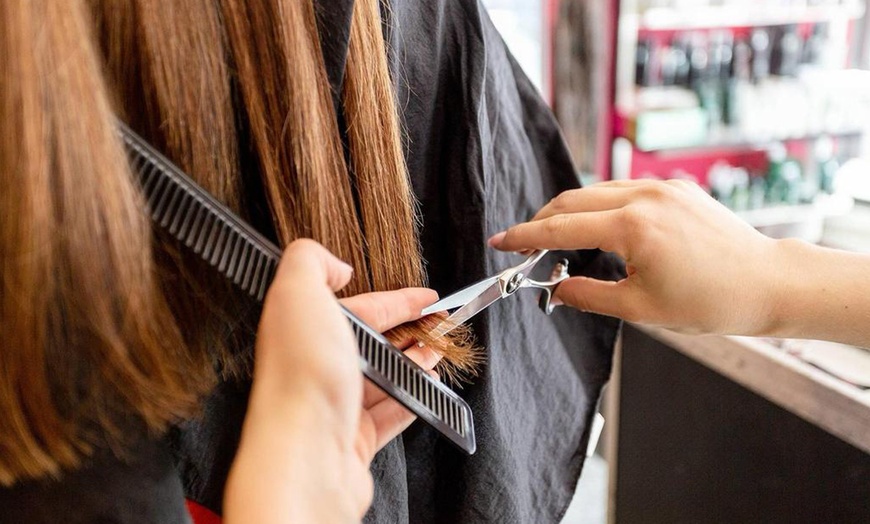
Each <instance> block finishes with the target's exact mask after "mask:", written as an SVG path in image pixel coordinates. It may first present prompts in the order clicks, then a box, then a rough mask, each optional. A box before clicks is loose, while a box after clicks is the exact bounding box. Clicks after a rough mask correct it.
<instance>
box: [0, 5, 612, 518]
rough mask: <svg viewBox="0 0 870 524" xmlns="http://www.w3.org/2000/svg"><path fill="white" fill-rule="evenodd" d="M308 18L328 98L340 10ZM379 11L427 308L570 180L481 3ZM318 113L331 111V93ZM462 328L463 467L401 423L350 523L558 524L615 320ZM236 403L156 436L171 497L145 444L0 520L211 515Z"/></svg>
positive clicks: (583, 265)
mask: <svg viewBox="0 0 870 524" xmlns="http://www.w3.org/2000/svg"><path fill="white" fill-rule="evenodd" d="M315 4H316V5H317V9H318V22H319V25H320V30H321V38H322V42H323V50H324V56H325V59H326V64H327V69H328V72H329V76H330V81H331V82H332V84H333V88H334V89H335V90H336V92H338V90H339V87H340V85H341V82H342V75H343V71H344V63H345V58H346V54H347V40H348V31H349V26H350V11H351V8H352V5H353V0H316V1H315ZM384 15H385V23H384V30H385V34H386V35H387V40H388V48H389V56H390V62H391V69H392V73H393V77H394V81H395V85H396V88H397V91H398V106H399V111H400V114H401V117H402V123H403V126H404V130H405V132H406V134H407V136H406V147H407V161H408V167H409V171H410V174H411V177H412V183H413V189H414V192H415V194H416V195H417V198H418V199H419V201H420V206H421V210H422V214H423V229H422V239H421V240H422V245H423V251H424V258H425V259H426V261H427V263H428V265H427V270H428V274H429V278H430V283H431V285H432V287H434V288H435V289H437V290H438V291H439V292H440V293H441V295H442V296H444V295H445V294H447V293H449V292H452V291H454V290H456V289H458V288H460V287H462V286H464V285H466V284H469V283H471V282H474V281H476V280H478V279H480V278H483V277H484V276H487V275H491V274H493V273H494V272H497V271H500V270H502V269H504V268H506V267H508V266H511V265H514V264H516V263H518V262H519V260H520V259H519V258H518V257H517V256H515V255H509V254H503V253H498V252H496V251H494V250H492V249H489V248H487V247H486V239H487V238H488V237H489V236H490V235H492V234H494V233H496V232H498V231H501V230H503V229H504V228H506V227H507V226H510V225H512V224H514V223H517V222H520V221H523V220H526V219H528V218H530V217H531V216H532V215H533V214H534V213H535V211H536V210H537V209H539V208H540V207H541V206H542V205H544V204H545V203H546V202H547V201H548V200H549V199H550V198H552V197H553V196H554V195H556V194H558V193H559V192H561V191H564V190H567V189H571V188H575V187H577V186H578V180H577V176H576V173H575V170H574V167H573V166H572V163H571V160H570V158H569V155H568V152H567V150H566V148H565V145H564V143H563V141H562V138H561V136H560V134H559V131H558V129H557V126H556V123H555V121H554V120H553V117H552V115H551V114H550V111H549V110H548V108H547V107H546V106H545V104H544V103H543V102H542V100H541V99H540V97H539V94H538V93H537V92H536V90H535V88H534V87H533V86H532V84H531V83H530V82H529V80H528V79H527V78H526V76H525V75H524V74H523V73H522V71H521V70H520V68H519V66H518V65H517V63H516V62H515V61H514V59H513V58H512V57H511V56H510V54H509V53H508V51H507V49H506V47H505V44H504V43H503V41H502V39H501V37H500V36H499V34H498V33H497V32H496V30H495V28H494V27H493V24H492V22H491V21H490V20H489V18H488V16H487V14H486V12H485V10H484V8H483V7H482V5H481V4H479V3H478V2H477V1H476V0H439V1H434V0H392V2H391V5H390V8H389V9H385V10H384ZM336 104H337V105H338V107H339V109H341V107H340V101H339V98H338V97H336ZM568 258H569V260H570V264H571V272H572V273H574V274H580V273H582V274H585V275H592V276H597V277H601V278H618V277H619V276H620V275H621V268H620V266H619V265H618V264H617V263H616V262H615V261H614V260H613V259H612V258H611V257H609V256H606V255H603V254H601V253H599V252H580V253H571V254H569V256H568ZM552 262H553V261H552V260H550V259H547V260H545V261H544V262H543V263H541V264H540V266H542V270H543V271H542V274H540V275H537V276H541V277H544V278H546V276H547V275H546V273H548V269H547V268H549V267H551V266H552ZM473 326H474V331H475V333H476V336H477V338H478V341H479V342H480V344H481V345H482V346H484V347H485V348H486V364H485V365H484V367H483V370H482V374H481V376H480V377H478V378H477V379H476V380H475V381H474V383H473V384H472V385H468V386H465V387H464V389H463V390H461V391H460V394H461V395H462V396H463V397H464V398H465V399H466V400H467V401H468V403H469V404H470V406H471V408H472V409H473V412H474V423H475V428H476V432H477V453H476V454H475V455H473V456H470V457H469V456H466V455H464V454H463V453H462V452H461V451H459V450H457V449H456V448H454V447H453V446H452V445H451V444H450V443H449V442H447V441H446V440H444V439H442V438H440V437H439V436H438V434H437V433H436V432H434V431H433V430H431V429H430V428H428V427H427V426H426V425H424V424H423V423H420V422H417V423H415V424H414V425H413V426H412V427H411V428H410V429H409V430H408V431H406V432H405V433H404V434H403V435H402V436H400V437H399V438H397V439H396V440H395V441H393V442H392V443H390V444H389V445H387V447H386V448H384V450H383V451H381V452H380V453H379V454H378V455H377V457H376V459H375V461H374V464H373V465H372V473H373V476H374V479H375V497H374V503H373V504H372V507H371V510H370V511H369V513H368V514H367V516H366V519H365V521H366V522H369V523H391V524H392V523H406V522H411V523H430V522H444V523H475V522H498V523H512V522H520V523H547V522H558V521H559V520H560V519H561V517H562V515H563V513H564V512H565V509H566V507H567V505H568V503H569V501H570V500H571V496H572V494H573V493H574V488H575V485H576V482H577V478H578V476H579V474H580V470H581V467H582V466H583V461H584V455H585V453H584V452H585V450H586V446H587V441H588V438H589V428H590V421H591V417H592V415H593V413H594V410H595V407H596V404H597V401H598V398H599V395H600V392H601V388H602V386H603V385H604V383H605V382H606V381H607V379H608V376H609V373H610V368H611V358H612V350H613V345H614V340H615V338H616V332H617V329H618V323H617V321H615V320H613V319H607V318H603V317H598V316H593V315H588V314H582V313H579V312H577V311H573V310H568V309H567V308H557V310H556V312H555V313H554V314H553V315H552V316H550V317H548V316H545V315H544V314H543V313H541V311H540V310H538V308H537V299H536V296H535V294H534V293H533V292H531V291H520V292H518V293H517V295H515V296H513V297H511V298H509V299H507V300H504V301H501V302H499V303H497V304H495V305H494V306H492V307H491V308H490V309H489V310H488V311H487V312H486V313H484V314H482V315H480V316H479V317H478V318H476V319H475V321H474V324H473ZM247 390H248V388H247V385H245V384H229V383H226V384H222V385H221V386H220V387H219V388H218V390H217V391H216V392H215V393H214V395H213V396H212V397H211V398H210V399H209V400H208V402H207V405H206V408H205V415H204V417H203V418H202V419H201V420H197V421H193V422H190V423H188V424H186V425H184V426H183V427H181V428H179V429H177V430H175V431H174V432H173V434H172V435H171V448H172V450H173V451H174V453H175V456H176V467H177V471H179V472H180V476H181V479H182V483H179V482H178V479H177V476H175V475H173V474H172V472H171V468H168V467H167V464H168V460H169V459H168V458H167V454H166V453H164V450H163V445H162V444H161V443H154V444H151V445H150V446H151V447H150V448H149V447H147V446H146V448H144V449H143V450H142V452H141V455H142V456H143V457H146V458H145V460H143V461H142V464H138V465H136V464H134V465H133V467H131V466H128V465H119V464H117V463H116V462H113V461H112V460H110V459H107V458H105V457H102V458H98V459H97V461H96V463H95V464H93V465H92V466H91V467H89V468H86V469H85V470H83V471H82V472H79V473H76V474H72V475H70V476H68V477H67V478H66V479H65V480H64V481H62V482H61V483H59V484H50V483H49V484H45V483H43V484H38V485H35V486H34V485H32V484H31V485H25V486H20V487H19V488H17V489H14V490H5V491H4V490H0V507H4V506H6V503H13V504H12V506H6V508H7V509H10V508H13V506H17V505H18V504H16V503H15V502H17V503H20V502H22V501H26V500H30V502H31V503H35V502H36V500H42V501H43V502H46V501H48V502H49V503H48V504H47V506H49V507H50V506H55V507H56V509H61V508H63V511H64V512H65V513H64V515H66V517H67V518H66V519H65V521H66V522H78V521H81V522H85V521H92V520H96V519H98V518H102V519H103V520H100V521H101V522H112V521H117V522H184V521H185V519H186V515H185V514H184V510H183V504H182V499H181V496H182V495H181V484H183V486H184V490H185V493H186V494H187V496H188V497H189V498H191V499H192V500H194V501H196V502H198V503H200V504H202V505H203V506H205V507H207V508H210V509H212V510H214V511H216V512H218V513H219V512H220V507H221V494H222V490H223V482H224V480H225V478H226V474H227V471H228V468H229V464H230V462H231V461H232V458H233V454H234V451H235V447H236V445H237V442H238V434H239V430H240V428H241V421H242V418H243V416H244V410H245V404H246V402H247ZM146 465H147V467H146ZM101 490H102V492H103V495H99V492H100V491H101ZM95 492H96V493H95ZM4 493H5V495H4ZM88 493H91V495H90V496H87V494H88ZM16 494H17V495H16ZM28 497H29V499H28ZM149 497H150V498H149ZM55 499H58V501H55ZM149 500H150V501H151V502H150V503H149ZM49 507H46V508H45V509H46V510H48V509H50V508H49ZM119 508H126V510H125V511H121V510H120V509H119ZM31 509H32V508H31ZM26 513H27V512H26ZM24 514H25V513H22V514H21V515H24ZM27 514H29V516H30V517H34V516H35V515H36V514H35V513H27ZM79 514H81V520H79V518H78V517H79ZM4 515H5V516H4ZM21 515H19V516H21ZM88 515H90V516H88ZM110 515H114V517H112V516H110ZM15 518H16V514H15V513H14V508H13V510H12V511H11V512H10V511H0V521H9V522H14V521H16V520H15ZM10 519H12V520H10ZM37 520H39V519H35V520H32V519H27V521H37ZM22 521H24V520H22ZM47 521H52V520H50V519H49V520H47Z"/></svg>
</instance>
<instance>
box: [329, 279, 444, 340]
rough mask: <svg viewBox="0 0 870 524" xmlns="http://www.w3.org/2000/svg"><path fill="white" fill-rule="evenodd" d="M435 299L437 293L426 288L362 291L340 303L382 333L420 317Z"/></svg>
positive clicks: (436, 298)
mask: <svg viewBox="0 0 870 524" xmlns="http://www.w3.org/2000/svg"><path fill="white" fill-rule="evenodd" d="M437 300H438V293H436V292H435V291H433V290H431V289H426V288H406V289H399V290H396V291H381V292H376V293H365V294H362V295H356V296H354V297H348V298H344V299H342V300H341V303H342V304H343V305H344V307H346V308H347V309H349V310H350V311H351V312H353V314H354V315H356V316H357V317H359V318H360V319H361V320H362V321H363V322H365V323H366V324H368V325H369V326H371V327H372V328H374V329H375V331H378V332H379V333H383V332H384V331H387V330H389V329H392V328H394V327H396V326H398V325H399V324H404V323H405V322H411V321H413V320H417V319H418V318H420V316H421V315H420V313H421V312H422V311H423V308H424V307H426V306H428V305H429V304H432V303H433V302H435V301H437Z"/></svg>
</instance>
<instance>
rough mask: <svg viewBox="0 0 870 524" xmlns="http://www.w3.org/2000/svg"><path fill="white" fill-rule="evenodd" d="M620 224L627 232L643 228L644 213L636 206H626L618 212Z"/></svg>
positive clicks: (644, 221)
mask: <svg viewBox="0 0 870 524" xmlns="http://www.w3.org/2000/svg"><path fill="white" fill-rule="evenodd" d="M620 214H621V217H620V218H621V219H622V223H623V224H624V225H625V228H626V230H627V231H629V232H633V231H637V230H639V229H641V228H643V226H644V224H645V223H646V219H647V217H646V213H645V212H644V210H643V208H642V207H641V206H638V205H628V206H625V207H624V208H622V210H620Z"/></svg>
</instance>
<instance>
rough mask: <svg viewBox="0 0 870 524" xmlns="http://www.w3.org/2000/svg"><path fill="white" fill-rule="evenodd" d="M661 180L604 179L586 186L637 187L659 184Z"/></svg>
mask: <svg viewBox="0 0 870 524" xmlns="http://www.w3.org/2000/svg"><path fill="white" fill-rule="evenodd" d="M661 183H662V181H661V180H659V179H656V178H639V179H634V180H605V181H604V182H596V183H594V184H590V185H588V186H586V187H589V188H592V187H603V188H639V187H645V186H649V185H655V184H661Z"/></svg>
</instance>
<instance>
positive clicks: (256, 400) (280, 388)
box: [224, 241, 436, 523]
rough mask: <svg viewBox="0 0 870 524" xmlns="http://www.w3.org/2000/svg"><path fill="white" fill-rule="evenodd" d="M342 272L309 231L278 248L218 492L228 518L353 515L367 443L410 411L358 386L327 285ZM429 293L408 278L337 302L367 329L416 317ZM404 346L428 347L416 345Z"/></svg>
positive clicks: (367, 486)
mask: <svg viewBox="0 0 870 524" xmlns="http://www.w3.org/2000/svg"><path fill="white" fill-rule="evenodd" d="M350 276H351V269H350V267H348V266H346V265H345V264H343V263H342V262H340V261H338V260H337V259H336V258H335V257H333V256H332V255H331V254H330V253H329V252H328V251H326V249H324V248H323V247H321V246H320V245H319V244H316V243H315V242H313V241H297V242H294V243H293V244H291V245H290V246H288V248H287V249H286V250H285V252H284V257H283V259H282V262H281V265H280V266H279V268H278V273H277V275H276V278H275V281H274V282H273V284H272V286H271V288H270V289H269V292H268V294H267V296H266V301H265V305H264V308H263V315H262V318H261V321H260V328H259V331H258V336H257V347H256V359H255V363H254V382H253V387H252V390H251V398H250V401H249V406H248V413H247V416H246V418H245V422H244V427H243V431H242V439H241V443H240V446H239V451H238V453H237V455H236V460H235V462H234V463H233V467H232V470H231V472H230V477H229V480H228V482H227V488H226V492H225V498H224V518H225V520H226V522H228V523H232V522H267V521H268V522H352V521H357V522H358V521H359V520H360V519H361V518H362V515H363V514H364V512H365V510H366V509H367V508H368V505H369V504H370V502H371V497H372V489H373V488H372V479H371V476H370V474H369V470H368V468H369V464H370V462H371V460H372V458H373V456H374V453H375V452H376V451H377V449H379V448H380V447H382V446H383V445H384V444H385V443H386V442H388V441H389V440H390V439H392V438H393V437H395V435H397V434H398V433H399V432H401V431H402V430H403V429H404V428H405V427H407V425H408V424H410V422H411V421H412V420H413V416H412V415H411V414H410V413H408V412H407V411H405V410H404V409H402V408H401V407H399V406H398V404H396V403H395V402H394V401H392V400H387V399H380V398H375V396H374V395H372V394H365V395H364V386H363V377H362V374H361V373H360V370H359V360H358V356H357V355H358V354H357V350H356V342H355V339H354V337H353V334H352V331H351V329H350V326H349V324H348V322H347V320H346V319H345V318H344V316H343V315H342V314H341V311H340V308H339V306H338V302H337V301H336V300H335V296H334V293H333V291H334V290H338V289H340V288H341V287H343V286H344V285H345V284H346V283H347V282H348V280H349V279H350ZM435 299H436V296H435V294H434V292H432V291H430V290H423V289H406V290H400V291H395V292H389V293H371V294H368V295H361V296H359V297H354V298H353V299H347V301H346V302H345V303H346V305H347V306H348V307H350V308H352V309H354V311H355V313H356V314H357V315H358V316H360V318H362V319H363V320H364V321H366V322H368V323H370V324H372V325H373V327H375V328H376V329H389V328H391V327H393V326H395V325H397V324H401V323H404V322H407V321H411V320H415V319H417V318H418V317H419V314H420V310H421V309H422V308H423V307H424V306H425V305H427V304H429V303H431V302H432V301H433V300H435ZM409 356H410V357H411V358H413V359H417V360H421V359H426V358H430V357H431V355H428V350H426V349H421V348H415V349H414V351H409ZM433 365H434V364H433ZM364 396H365V397H366V398H365V400H364ZM363 406H365V409H363Z"/></svg>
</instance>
